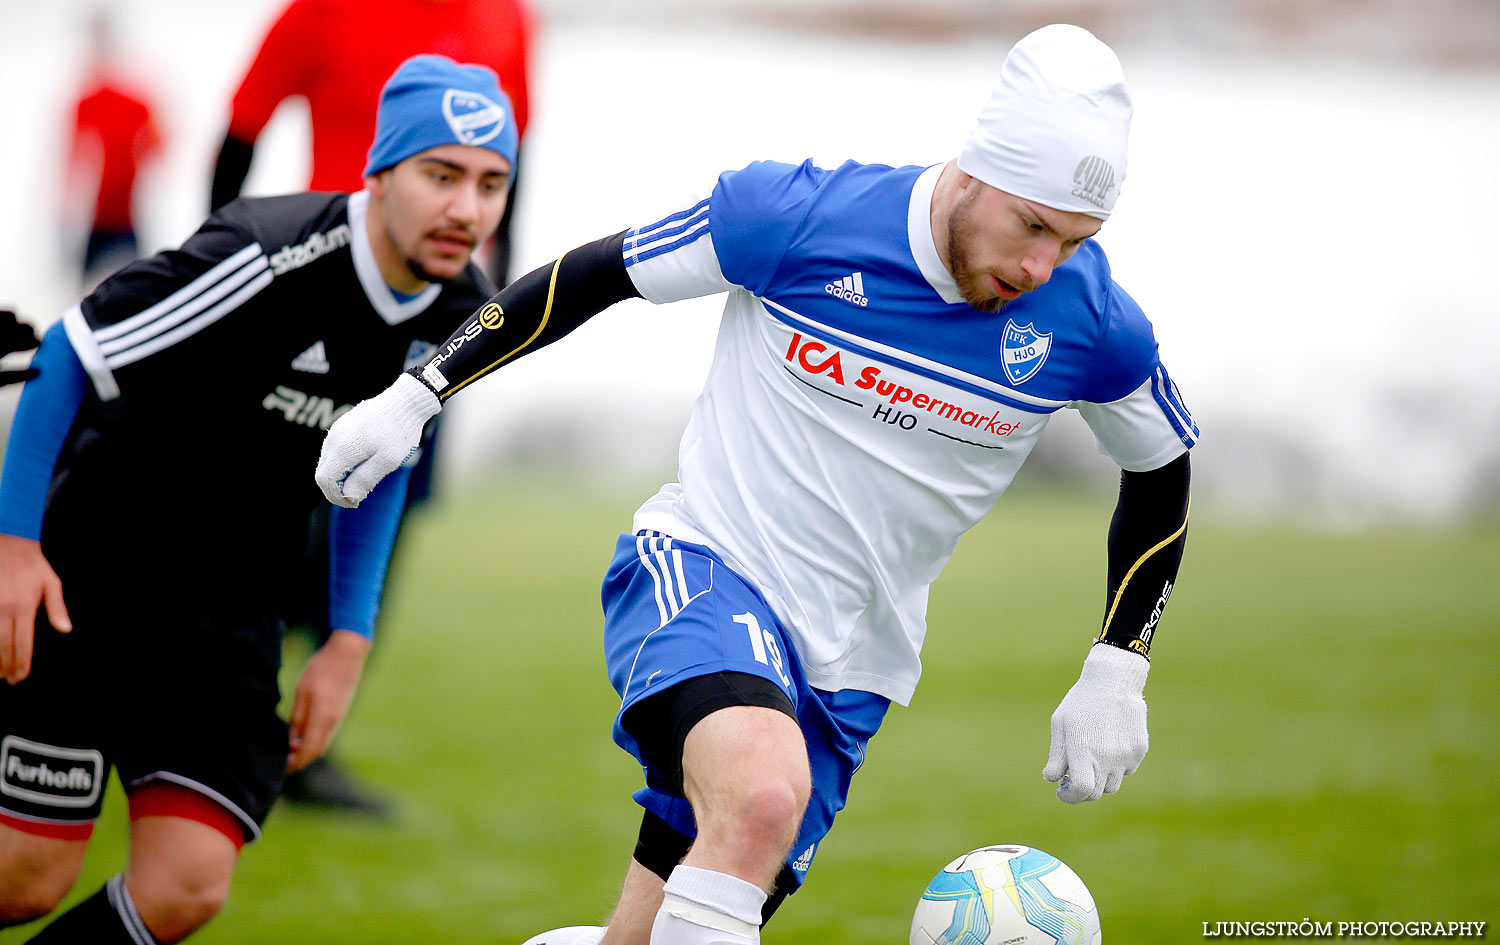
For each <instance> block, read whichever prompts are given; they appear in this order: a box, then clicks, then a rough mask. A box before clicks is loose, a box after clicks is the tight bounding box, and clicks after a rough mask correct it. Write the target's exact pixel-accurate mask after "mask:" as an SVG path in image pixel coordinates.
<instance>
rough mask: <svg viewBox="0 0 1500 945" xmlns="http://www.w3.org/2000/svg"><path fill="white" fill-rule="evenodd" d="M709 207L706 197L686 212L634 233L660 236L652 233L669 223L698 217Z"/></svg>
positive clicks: (682, 211)
mask: <svg viewBox="0 0 1500 945" xmlns="http://www.w3.org/2000/svg"><path fill="white" fill-rule="evenodd" d="M707 206H708V198H707V197H704V198H703V199H702V200H700V201H698V202H697V203H695V204H693V205H692V206H691V207H688V208H687V209H686V210H679V211H677V212H676V213H674V214H671V215H670V216H666V217H662V218H661V219H660V220H657V221H656V222H655V223H652V224H650V225H648V226H641V227H636V229H635V231H634V233H635V234H638V235H641V236H647V235H659V234H652V233H651V231H652V230H654V229H656V228H657V227H662V226H666V225H667V224H669V223H676V222H677V221H678V220H682V219H686V218H687V217H695V216H697V215H698V211H700V210H702V209H703V208H704V207H707Z"/></svg>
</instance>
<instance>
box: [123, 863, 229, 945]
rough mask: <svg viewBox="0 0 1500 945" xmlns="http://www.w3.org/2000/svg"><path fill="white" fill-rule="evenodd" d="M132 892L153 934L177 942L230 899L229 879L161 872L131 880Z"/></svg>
mask: <svg viewBox="0 0 1500 945" xmlns="http://www.w3.org/2000/svg"><path fill="white" fill-rule="evenodd" d="M130 895H131V898H132V900H133V901H134V902H135V907H136V911H137V912H139V913H140V915H141V918H142V919H144V920H145V922H146V925H147V927H149V928H150V929H151V934H152V935H154V936H156V938H157V939H158V940H160V941H162V942H176V941H180V940H181V939H184V938H187V937H188V936H189V935H191V934H192V933H194V932H196V931H197V930H198V929H201V928H202V927H203V926H205V925H207V924H208V922H209V920H211V919H212V918H213V917H214V916H216V915H218V914H219V912H220V910H222V909H223V908H224V903H225V902H226V901H228V899H229V879H228V877H223V878H218V877H203V876H191V875H186V874H175V875H172V876H162V875H159V874H158V875H157V876H156V877H154V878H153V879H152V880H151V881H148V882H144V883H135V882H131V883H130Z"/></svg>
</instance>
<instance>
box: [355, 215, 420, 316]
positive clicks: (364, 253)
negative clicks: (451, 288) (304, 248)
mask: <svg viewBox="0 0 1500 945" xmlns="http://www.w3.org/2000/svg"><path fill="white" fill-rule="evenodd" d="M369 206H370V192H369V191H368V190H361V191H360V192H358V193H354V194H350V195H349V236H350V246H351V248H352V250H353V253H354V271H355V272H356V273H357V274H358V275H359V284H360V286H362V287H363V288H364V290H365V298H367V299H369V300H370V306H371V307H372V308H374V309H375V311H376V312H378V313H379V315H380V317H381V318H382V319H384V320H385V323H386V324H387V325H399V324H401V323H402V322H404V321H406V320H407V319H408V318H411V317H413V316H415V315H420V314H422V313H423V312H424V311H426V310H427V306H429V305H431V304H432V300H433V299H435V298H437V297H438V293H439V292H442V291H443V287H442V286H441V285H439V284H438V283H436V282H434V283H432V284H431V285H429V286H428V287H427V288H425V289H423V290H422V291H421V292H419V293H417V294H416V295H414V296H413V297H411V298H410V299H407V300H406V301H405V302H398V301H396V297H395V296H394V295H392V294H391V287H390V286H388V285H386V284H385V277H384V276H382V275H381V274H380V264H379V263H377V262H376V261H375V251H374V250H373V249H371V248H370V234H369V233H368V232H366V231H365V212H366V210H367V209H368V208H369Z"/></svg>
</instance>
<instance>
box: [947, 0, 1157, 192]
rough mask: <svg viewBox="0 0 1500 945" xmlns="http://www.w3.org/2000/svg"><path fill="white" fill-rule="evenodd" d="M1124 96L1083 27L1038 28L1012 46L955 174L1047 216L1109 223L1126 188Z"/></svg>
mask: <svg viewBox="0 0 1500 945" xmlns="http://www.w3.org/2000/svg"><path fill="white" fill-rule="evenodd" d="M1130 113H1131V106H1130V92H1129V90H1127V89H1126V88H1125V76H1124V73H1123V72H1122V71H1121V69H1120V60H1119V59H1117V58H1115V54H1114V52H1113V51H1112V50H1111V49H1110V48H1109V47H1108V46H1106V45H1104V43H1102V42H1100V41H1099V40H1098V39H1096V38H1095V37H1094V34H1092V33H1090V32H1089V31H1088V30H1086V29H1082V28H1080V27H1077V26H1066V25H1062V24H1054V25H1052V26H1044V27H1042V28H1041V29H1039V30H1037V31H1036V32H1034V33H1032V34H1030V35H1029V36H1027V37H1025V38H1024V39H1022V40H1021V41H1020V42H1019V43H1016V45H1015V48H1014V49H1012V50H1011V51H1010V55H1009V56H1007V57H1005V64H1004V65H1003V66H1002V67H1001V70H1000V83H999V85H997V86H996V87H995V90H994V91H993V92H991V93H990V99H989V102H988V103H986V104H985V106H984V109H983V111H981V112H980V113H979V124H978V126H977V127H975V129H974V131H973V133H972V134H970V135H969V139H968V140H967V141H966V142H965V143H964V147H963V150H962V151H960V152H959V155H958V169H959V170H961V171H963V172H964V173H966V174H968V175H970V176H972V177H975V178H977V179H979V180H981V181H983V182H984V183H986V184H989V185H990V186H991V187H994V188H996V189H998V190H1003V191H1005V192H1006V193H1010V194H1015V195H1016V196H1017V197H1024V198H1025V199H1027V200H1034V201H1036V202H1037V203H1040V204H1042V205H1044V206H1048V207H1052V208H1053V209H1055V210H1065V211H1070V212H1076V213H1086V214H1088V215H1089V216H1091V217H1095V218H1097V219H1100V220H1107V219H1109V213H1110V211H1111V210H1113V209H1114V206H1115V198H1116V197H1118V196H1119V194H1120V184H1121V183H1122V182H1123V181H1124V180H1125V151H1126V144H1127V141H1128V139H1129V137H1130Z"/></svg>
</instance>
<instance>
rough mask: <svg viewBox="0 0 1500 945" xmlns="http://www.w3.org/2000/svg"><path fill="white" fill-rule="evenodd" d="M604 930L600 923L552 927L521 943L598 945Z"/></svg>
mask: <svg viewBox="0 0 1500 945" xmlns="http://www.w3.org/2000/svg"><path fill="white" fill-rule="evenodd" d="M605 931H606V930H605V928H604V927H603V926H601V925H570V926H568V927H567V928H565V929H553V930H552V931H550V932H543V933H542V934H541V935H533V936H532V937H531V938H528V939H527V940H526V941H524V942H522V943H521V945H599V940H600V939H602V938H604V933H605Z"/></svg>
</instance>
